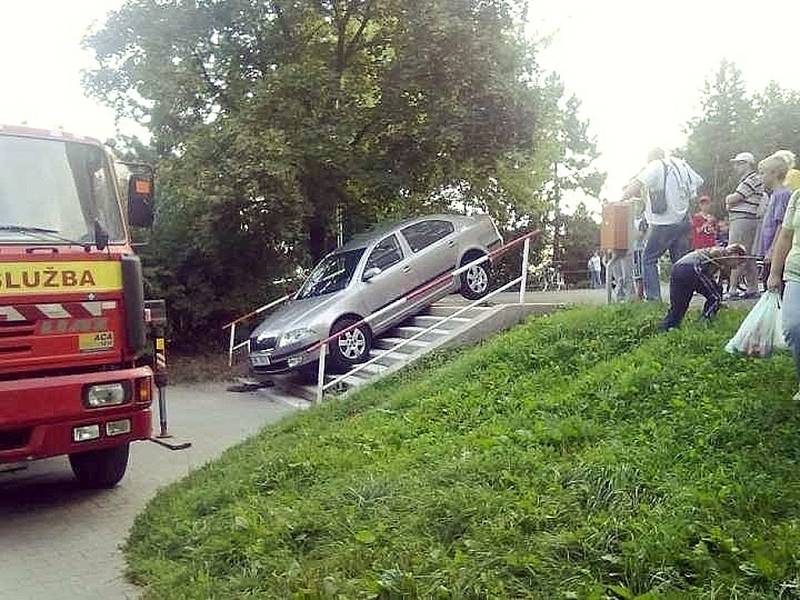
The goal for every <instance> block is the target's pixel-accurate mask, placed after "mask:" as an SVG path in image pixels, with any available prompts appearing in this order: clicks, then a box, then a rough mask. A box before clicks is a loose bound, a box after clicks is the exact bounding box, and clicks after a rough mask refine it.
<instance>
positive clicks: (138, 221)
mask: <svg viewBox="0 0 800 600" xmlns="http://www.w3.org/2000/svg"><path fill="white" fill-rule="evenodd" d="M153 197H154V189H153V178H152V176H150V175H141V174H136V175H131V178H130V179H129V180H128V225H131V226H133V227H152V225H153V216H154V211H153Z"/></svg>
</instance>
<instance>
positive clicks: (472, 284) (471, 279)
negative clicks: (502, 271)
mask: <svg viewBox="0 0 800 600" xmlns="http://www.w3.org/2000/svg"><path fill="white" fill-rule="evenodd" d="M467 286H468V287H469V289H470V291H471V292H473V293H474V294H476V295H483V294H484V292H486V288H487V287H489V276H488V275H487V274H486V269H484V268H483V266H482V265H475V266H473V267H470V268H469V269H468V270H467Z"/></svg>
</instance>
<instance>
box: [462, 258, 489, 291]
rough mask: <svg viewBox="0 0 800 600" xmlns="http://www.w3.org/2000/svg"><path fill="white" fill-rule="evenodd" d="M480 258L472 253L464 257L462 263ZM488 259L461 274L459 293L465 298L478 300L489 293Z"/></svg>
mask: <svg viewBox="0 0 800 600" xmlns="http://www.w3.org/2000/svg"><path fill="white" fill-rule="evenodd" d="M478 258H480V256H478V255H473V256H470V257H468V258H465V259H464V261H463V262H464V264H467V263H470V262H472V261H474V260H477V259H478ZM489 283H490V274H489V261H486V262H482V263H480V264H477V265H473V266H471V267H470V268H469V269H467V270H466V271H464V272H463V273H462V274H461V290H460V291H461V295H462V296H464V298H466V299H467V300H480V299H481V298H483V297H484V296H485V295H486V294H488V293H489Z"/></svg>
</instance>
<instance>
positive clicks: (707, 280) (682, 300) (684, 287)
mask: <svg viewBox="0 0 800 600" xmlns="http://www.w3.org/2000/svg"><path fill="white" fill-rule="evenodd" d="M746 254H747V250H746V249H745V247H744V246H743V245H742V244H731V245H730V246H728V247H726V248H718V247H714V248H701V249H700V250H695V251H694V252H690V253H689V254H686V255H685V256H684V257H683V258H681V259H680V260H679V261H678V262H676V263H675V264H674V265H673V266H672V275H671V276H670V280H669V300H670V307H669V312H668V313H667V316H666V317H665V318H664V321H663V322H662V323H661V329H662V330H663V331H669V330H670V329H673V328H675V327H678V326H679V325H680V324H681V321H683V317H684V316H685V315H686V311H687V310H688V309H689V303H690V302H691V301H692V296H694V293H695V292H698V293H699V294H702V295H703V296H705V299H706V303H705V306H704V307H703V314H702V317H701V318H703V319H711V318H712V317H713V316H714V315H715V314H716V313H717V311H718V310H719V307H720V304H722V289H721V288H720V285H719V283H718V282H717V277H718V275H719V274H720V273H721V272H730V270H731V269H734V268H736V267H738V266H739V265H740V264H741V263H742V262H743V260H745V259H744V256H745V255H746Z"/></svg>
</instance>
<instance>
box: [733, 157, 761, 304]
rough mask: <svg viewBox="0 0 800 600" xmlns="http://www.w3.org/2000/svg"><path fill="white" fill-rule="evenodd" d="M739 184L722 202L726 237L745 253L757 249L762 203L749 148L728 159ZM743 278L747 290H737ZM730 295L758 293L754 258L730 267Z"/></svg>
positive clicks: (759, 177)
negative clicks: (726, 224) (726, 231)
mask: <svg viewBox="0 0 800 600" xmlns="http://www.w3.org/2000/svg"><path fill="white" fill-rule="evenodd" d="M731 162H732V163H733V165H734V169H735V170H736V173H737V175H739V178H740V179H739V184H738V185H737V186H736V189H735V190H734V191H733V193H731V194H728V196H727V197H726V199H725V206H726V208H727V209H728V221H729V223H730V225H729V233H728V235H729V239H730V243H732V244H742V245H743V246H744V247H745V248H746V249H747V253H748V254H753V252H754V251H756V248H755V247H754V243H755V239H756V234H757V233H758V226H759V223H760V220H759V209H760V207H761V206H762V203H764V199H765V193H764V182H763V180H762V179H761V176H760V175H759V174H758V172H757V171H756V166H755V165H756V159H755V157H754V156H753V155H752V154H751V153H750V152H740V153H739V154H737V155H736V156H735V157H733V158H732V159H731ZM740 279H743V280H744V284H745V286H746V291H745V292H744V293H743V294H742V293H740V292H739V291H738V284H739V280H740ZM730 290H731V291H730V293H729V298H731V299H740V298H755V297H757V296H758V271H757V269H756V262H755V260H754V259H750V260H745V261H742V263H741V264H740V265H739V266H738V267H737V268H736V269H734V270H733V271H731V282H730Z"/></svg>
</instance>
